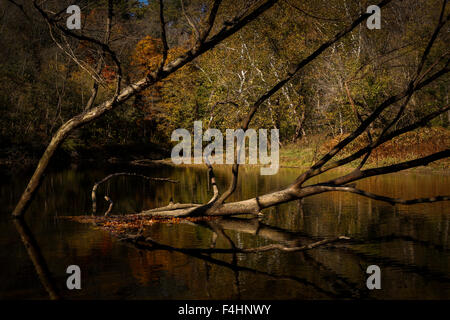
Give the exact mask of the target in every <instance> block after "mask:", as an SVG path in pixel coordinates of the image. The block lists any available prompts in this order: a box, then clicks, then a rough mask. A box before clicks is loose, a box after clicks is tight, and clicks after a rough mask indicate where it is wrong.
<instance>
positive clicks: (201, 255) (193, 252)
mask: <svg viewBox="0 0 450 320" xmlns="http://www.w3.org/2000/svg"><path fill="white" fill-rule="evenodd" d="M141 238H142V237H141ZM122 240H124V241H126V242H128V243H131V244H133V245H134V246H135V247H136V248H138V249H145V250H166V251H175V252H180V253H183V254H186V255H188V256H191V257H194V258H198V259H201V260H204V261H206V262H209V263H212V264H214V265H217V266H221V267H225V268H228V269H231V270H232V271H235V272H239V271H246V272H250V273H253V274H256V275H263V276H268V277H271V278H274V279H278V280H291V281H295V282H297V283H300V284H303V285H306V286H309V287H312V288H314V289H315V290H316V291H317V292H320V293H322V294H324V295H326V296H328V297H332V298H343V297H345V296H343V295H341V294H336V293H334V292H330V291H328V290H325V289H323V288H321V287H319V286H318V285H316V284H315V283H313V282H311V281H309V280H307V279H304V278H300V277H296V276H288V275H277V274H273V273H269V272H265V271H260V270H257V269H252V268H249V267H244V266H240V265H238V264H237V263H235V264H233V263H228V262H225V261H223V260H220V259H215V258H212V257H211V256H210V255H208V254H205V253H207V252H206V251H204V250H214V249H193V248H190V249H183V248H176V247H172V246H169V245H164V244H159V245H157V246H156V245H155V246H152V245H149V244H148V243H146V242H143V241H140V240H139V237H136V238H134V239H133V237H126V238H123V239H122ZM155 243H156V242H155ZM202 251H203V252H202ZM209 253H211V252H209ZM237 286H239V283H237Z"/></svg>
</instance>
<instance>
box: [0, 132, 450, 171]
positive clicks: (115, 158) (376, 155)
mask: <svg viewBox="0 0 450 320" xmlns="http://www.w3.org/2000/svg"><path fill="white" fill-rule="evenodd" d="M345 137H346V135H345V134H344V135H339V136H336V137H331V136H327V135H314V136H308V137H305V138H303V139H302V140H301V141H299V142H298V143H289V142H284V143H283V142H282V143H281V145H280V168H302V169H307V168H309V167H310V166H311V165H312V164H313V163H314V162H315V161H316V160H318V159H319V158H320V155H323V154H325V153H326V152H328V151H329V150H330V149H331V148H332V147H333V146H334V145H336V144H337V143H339V141H341V140H342V139H344V138H345ZM365 144H367V138H365V137H364V136H361V137H360V139H359V140H356V141H355V142H354V143H352V144H351V145H349V146H348V148H346V149H345V150H343V152H342V154H341V157H344V156H346V155H348V154H351V153H353V152H355V151H356V150H357V149H359V148H361V147H363V146H364V145H365ZM449 145H450V129H448V128H443V127H430V128H421V129H418V130H415V131H413V132H409V133H407V134H405V135H403V136H401V137H398V138H396V139H394V140H393V141H388V142H386V143H385V144H383V145H382V146H380V147H378V148H376V149H375V150H374V151H373V153H372V155H371V157H370V158H369V160H368V161H367V163H366V165H365V167H366V168H371V167H378V166H387V165H391V164H394V163H398V162H402V161H408V160H411V159H414V158H418V157H423V156H426V155H428V154H431V153H433V152H439V151H441V150H444V149H445V148H446V147H448V146H449ZM3 153H4V154H3V155H2V157H0V167H3V168H6V169H12V168H14V169H19V170H20V169H25V168H27V167H31V166H34V165H35V164H36V163H37V161H38V158H39V153H37V152H35V154H33V153H32V155H31V156H30V154H26V153H21V152H20V151H16V152H9V157H6V158H5V157H4V155H5V154H8V153H7V152H3ZM11 155H14V158H13V157H11ZM33 155H34V156H33ZM338 159H339V158H338ZM359 161H360V159H359ZM359 161H354V162H352V163H349V164H347V165H345V166H344V167H343V169H348V170H350V169H354V168H356V167H357V166H358V164H359ZM89 162H97V163H111V164H129V165H132V166H140V167H149V166H157V165H170V166H177V167H205V164H204V163H201V164H195V163H193V161H192V163H191V164H180V165H176V164H174V163H173V162H172V161H171V159H170V149H167V148H164V147H161V146H159V145H156V144H153V143H148V144H139V145H138V144H133V145H105V146H93V147H91V148H86V147H84V148H77V147H69V148H68V147H67V146H63V148H61V150H60V151H59V153H58V156H57V158H56V159H55V163H58V164H60V165H61V164H71V163H89ZM215 166H217V167H231V165H228V164H216V165H215ZM243 166H245V167H260V166H261V165H258V164H257V165H250V164H246V165H243ZM449 168H450V159H442V160H439V161H436V162H433V163H430V164H429V165H428V166H426V167H425V166H422V167H418V168H412V169H409V170H408V171H416V172H417V171H423V170H425V171H429V170H432V171H438V172H441V171H442V172H443V173H448V171H446V170H448V169H449Z"/></svg>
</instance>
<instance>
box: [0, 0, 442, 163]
mask: <svg viewBox="0 0 450 320" xmlns="http://www.w3.org/2000/svg"><path fill="white" fill-rule="evenodd" d="M208 3H209V2H207V1H197V0H195V1H187V0H185V1H178V0H173V1H165V19H166V30H167V41H168V46H169V48H170V50H169V53H168V55H169V60H171V59H173V58H174V57H176V56H178V55H179V54H180V53H183V52H184V51H186V50H187V49H188V48H189V47H190V46H192V44H193V42H194V40H195V37H196V32H198V24H199V19H201V18H202V15H205V14H206V8H207V4H208ZM55 4H56V5H57V6H58V7H61V8H63V9H64V10H65V9H66V8H67V7H68V6H69V5H70V4H73V3H71V2H70V1H56V0H55V1H46V5H48V6H52V5H53V6H55ZM77 4H78V5H79V6H80V8H81V10H82V30H81V31H82V33H83V34H87V35H89V36H91V37H96V36H100V35H102V34H103V33H104V30H103V29H104V20H105V16H106V15H107V1H77ZM370 4H372V3H369V2H368V1H349V0H339V1H334V0H331V1H322V0H321V1H299V0H283V1H280V2H279V3H278V4H277V5H276V10H269V11H267V12H265V13H264V14H263V15H262V16H260V17H259V18H257V19H256V20H255V21H253V22H252V23H250V24H249V25H248V26H246V27H245V28H243V29H242V30H241V32H239V33H237V34H235V35H233V36H231V37H229V38H228V39H226V40H225V41H223V42H222V43H220V44H219V45H218V46H217V47H216V48H214V49H213V50H210V51H208V52H206V53H205V54H204V55H202V56H201V57H199V58H198V59H195V60H194V61H193V62H191V63H189V64H187V65H185V66H184V67H183V68H182V69H180V70H179V71H178V72H176V73H174V74H173V75H171V76H169V77H168V78H166V79H164V80H163V81H161V82H160V83H158V84H157V85H155V86H152V87H150V88H149V89H146V90H144V91H143V92H141V93H140V94H137V95H136V96H135V97H133V98H132V99H130V100H128V101H126V102H125V103H124V104H125V105H127V106H129V107H120V108H117V109H115V110H113V111H112V112H110V113H108V114H106V115H105V116H104V117H102V118H100V119H98V120H96V121H95V122H93V123H92V124H91V125H89V126H84V127H82V128H80V129H77V130H76V131H75V132H73V133H71V135H70V136H69V137H68V138H67V139H66V141H65V142H64V144H63V145H62V150H63V152H65V153H66V154H68V155H70V156H71V157H77V156H78V155H79V153H80V152H81V151H82V150H92V148H105V147H107V146H113V149H114V150H115V151H117V150H118V149H120V148H118V146H122V147H127V146H134V148H135V149H138V150H147V149H146V148H145V147H142V146H148V148H149V149H158V150H161V152H160V153H161V156H164V150H170V147H171V142H170V135H171V133H172V131H173V130H174V129H177V128H187V129H192V127H193V122H194V121H196V120H202V121H203V126H204V127H211V128H219V129H221V130H225V129H226V128H236V127H237V126H238V123H240V122H241V121H242V119H243V118H244V117H245V115H246V114H247V113H248V110H249V108H250V105H251V103H252V101H254V100H255V99H257V98H258V97H259V96H261V95H262V94H264V93H265V92H266V91H267V90H268V89H270V88H271V87H272V86H273V84H274V83H276V82H278V81H279V80H280V78H281V77H282V75H284V74H286V73H287V72H289V70H290V68H292V67H293V66H292V65H291V63H290V62H293V61H298V60H301V59H302V58H304V57H306V56H308V55H309V54H310V53H311V52H312V51H313V50H314V49H315V48H317V46H319V45H320V44H321V43H323V42H324V41H326V40H327V39H329V38H330V37H331V36H332V35H334V34H335V33H336V32H337V31H339V30H340V29H342V27H343V26H345V25H348V24H349V23H351V22H352V21H353V20H354V19H355V17H357V16H358V15H360V14H361V13H364V12H365V10H366V8H367V7H368V6H369V5H370ZM251 5H252V1H228V2H225V3H224V4H223V5H222V6H221V8H220V15H219V17H220V19H221V20H222V21H218V23H222V22H223V21H226V19H227V18H229V17H233V16H235V14H236V13H237V12H241V11H245V10H247V9H248V8H250V7H251ZM440 8H441V1H434V0H430V1H417V0H410V1H397V2H394V3H392V4H391V6H390V8H389V10H382V13H381V17H382V24H381V29H379V30H376V29H375V30H369V29H368V28H367V27H366V25H365V24H361V25H359V26H358V27H357V28H356V29H355V30H354V31H353V32H352V33H351V34H349V35H348V36H346V37H345V38H343V40H342V41H340V42H337V43H335V44H333V45H332V46H331V48H330V49H329V50H327V51H326V52H325V53H324V54H322V55H321V56H319V57H318V58H317V59H315V60H314V61H313V62H312V63H311V64H309V65H308V66H306V67H305V68H304V69H303V70H302V72H301V73H300V74H299V75H298V76H297V77H295V78H294V79H293V80H292V81H290V82H289V83H288V84H287V85H286V86H284V87H283V88H282V89H281V90H279V92H277V93H275V94H274V95H273V96H271V97H270V98H269V99H268V100H267V101H266V103H265V104H264V106H263V108H261V109H260V110H259V112H258V113H257V114H256V115H255V117H254V119H253V122H252V125H251V127H252V128H255V129H257V128H278V129H279V130H280V140H281V143H282V153H281V156H282V159H281V160H282V164H283V159H284V162H285V163H286V164H292V165H295V164H298V162H294V163H291V162H290V160H289V159H290V156H291V153H293V154H294V156H292V159H298V156H299V155H300V156H301V155H302V150H309V151H308V152H304V154H305V157H315V155H316V154H317V153H321V152H322V151H323V152H326V151H328V150H329V149H330V148H331V147H333V146H334V145H335V144H336V142H338V141H340V140H341V139H342V137H344V136H345V135H346V134H347V133H349V132H352V131H353V130H355V128H356V127H357V126H358V124H359V119H358V117H359V116H362V117H366V116H367V115H368V114H370V113H371V112H372V111H373V110H374V109H375V108H376V106H378V105H379V104H380V103H381V102H382V101H383V100H384V99H385V98H386V97H387V96H388V94H389V92H392V91H398V90H400V89H401V88H403V87H405V86H406V84H407V83H408V80H409V78H410V77H411V75H412V74H414V71H415V68H416V65H417V63H418V60H419V59H420V55H421V52H422V51H421V50H423V49H422V48H423V47H425V46H426V43H427V41H428V39H429V35H430V34H431V33H432V32H433V29H434V27H435V19H436V16H438V15H439V11H440ZM158 12H159V5H158V3H157V1H148V2H143V1H134V0H117V1H114V16H113V23H112V27H111V39H110V46H111V48H113V49H114V51H115V52H116V53H117V54H118V56H119V58H120V61H121V67H122V72H123V81H124V83H125V84H128V83H131V82H133V81H135V80H137V79H139V78H140V77H142V75H144V74H146V73H149V72H151V71H154V70H155V69H156V68H157V67H158V64H159V61H160V60H161V57H162V52H163V43H162V41H161V38H160V26H159V20H158V16H159V13H158ZM446 28H447V30H445V32H443V33H442V35H441V36H439V37H438V39H436V41H435V44H434V46H433V48H432V50H431V52H430V54H429V57H430V60H431V61H439V59H440V55H442V53H443V52H445V53H446V54H447V51H446V50H447V49H446V48H447V47H448V43H449V39H448V36H449V33H448V27H447V26H446ZM64 41H69V42H70V41H71V42H72V43H64ZM0 42H1V46H0V82H1V87H2V90H1V91H0V110H1V111H0V112H1V117H0V122H1V125H0V130H1V131H0V158H1V159H2V161H4V162H8V161H9V162H22V163H23V162H26V161H28V160H31V161H32V160H33V159H38V158H39V157H40V155H41V154H42V152H43V150H44V149H45V146H46V145H47V144H48V143H49V141H50V139H51V137H52V135H53V134H54V133H55V132H56V130H57V129H58V128H59V127H60V126H61V125H62V124H63V123H64V122H65V121H67V120H68V119H70V118H71V117H72V116H74V115H75V114H78V113H80V112H83V109H82V108H83V107H84V106H85V105H86V102H87V101H88V100H89V98H90V96H91V90H92V84H93V80H92V73H93V72H94V73H95V71H96V67H97V65H95V64H96V61H97V60H98V59H97V57H98V56H99V55H101V53H100V52H99V50H98V48H97V47H95V46H93V45H92V44H91V43H89V42H83V41H78V40H76V39H70V38H62V37H60V36H59V35H58V34H53V33H50V32H49V28H48V25H47V23H46V22H45V20H44V19H42V17H41V16H40V15H39V14H37V13H36V9H35V8H34V7H33V5H32V3H31V1H30V2H28V1H25V2H23V4H21V3H18V2H16V1H2V2H1V3H0ZM61 45H62V46H66V47H70V48H72V49H73V52H70V51H69V52H67V51H66V52H64V51H63V50H61V48H60V47H59V46H61ZM70 54H72V55H73V57H76V59H73V57H71V56H70ZM441 58H443V56H442V57H441ZM100 69H101V70H99V72H97V74H95V77H96V78H97V79H98V80H100V81H99V83H100V85H99V90H98V94H97V97H96V98H97V99H98V100H99V101H102V100H104V99H105V98H106V97H108V96H110V95H111V93H112V92H113V91H114V79H115V78H116V76H117V75H116V74H115V69H114V67H113V62H112V61H110V57H105V61H104V64H103V65H102V66H101V68H100ZM448 85H449V79H448V77H442V78H441V79H439V80H437V81H435V82H434V83H433V84H431V85H430V86H427V87H426V88H424V89H423V90H421V91H420V92H417V93H416V94H415V95H414V96H412V98H411V100H410V102H409V106H408V109H407V110H406V111H405V113H404V114H403V115H402V118H401V119H400V121H399V122H398V124H397V125H399V126H400V127H402V126H405V125H407V124H409V123H413V122H415V121H417V120H418V119H421V118H422V117H423V116H424V115H426V114H428V113H430V112H433V111H436V110H438V109H439V108H442V107H444V106H448ZM391 113H392V114H389V112H386V113H385V114H383V116H382V117H380V119H378V120H377V121H376V122H374V123H373V124H372V127H371V130H372V131H374V132H376V131H377V130H380V129H381V128H383V127H384V126H385V125H386V123H388V122H389V121H390V119H391V118H392V117H394V116H395V111H394V110H393V111H392V112H391ZM449 123H450V111H447V112H446V113H443V114H441V115H440V116H439V117H437V118H435V119H434V120H432V121H431V123H430V124H428V128H425V129H419V130H418V131H415V132H411V133H409V134H407V135H404V136H401V137H399V138H398V140H397V141H392V142H390V143H389V144H385V145H383V146H380V149H378V150H377V149H375V151H374V154H373V155H372V157H371V158H372V159H376V160H378V157H381V158H383V157H384V158H386V157H389V156H394V155H395V156H401V157H403V159H407V158H408V156H407V154H408V153H413V154H414V155H415V156H423V155H426V154H429V153H431V152H436V151H439V150H441V149H442V148H445V147H446V146H448V145H450V134H449V129H448V126H449ZM360 139H362V140H363V139H366V137H365V136H362V137H360ZM363 141H364V140H363ZM411 141H413V142H415V144H414V147H412V143H410V142H411ZM417 142H419V143H417ZM354 143H355V144H356V145H357V144H358V143H361V142H358V141H355V142H354ZM297 146H300V148H299V147H297ZM283 148H284V150H285V151H284V153H283ZM381 148H382V149H381ZM411 148H412V149H411ZM350 149H351V146H350ZM124 150H126V149H124ZM88 153H89V152H88ZM124 153H125V152H124ZM143 153H144V154H143V155H142V156H148V154H146V153H147V151H146V152H143ZM155 156H157V155H155ZM105 160H106V159H105ZM311 160H312V159H308V160H307V161H311Z"/></svg>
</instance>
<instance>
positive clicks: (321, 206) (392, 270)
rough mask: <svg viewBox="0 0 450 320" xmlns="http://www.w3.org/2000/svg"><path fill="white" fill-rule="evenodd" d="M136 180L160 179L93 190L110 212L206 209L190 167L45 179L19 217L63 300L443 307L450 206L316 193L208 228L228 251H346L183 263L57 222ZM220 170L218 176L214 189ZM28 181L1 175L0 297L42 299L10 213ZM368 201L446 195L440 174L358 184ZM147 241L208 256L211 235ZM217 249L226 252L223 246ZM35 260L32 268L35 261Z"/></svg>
mask: <svg viewBox="0 0 450 320" xmlns="http://www.w3.org/2000/svg"><path fill="white" fill-rule="evenodd" d="M120 171H128V172H139V173H143V174H145V175H148V176H153V177H170V178H173V179H177V180H179V181H180V182H179V183H178V184H168V183H165V184H161V183H155V182H148V181H143V180H142V179H139V178H135V177H117V178H114V179H112V180H110V181H109V182H107V183H105V184H104V185H102V186H100V187H99V189H98V194H97V197H98V199H100V200H99V204H98V212H99V213H100V214H101V213H102V212H104V211H105V210H106V207H107V203H105V202H104V201H103V199H102V198H103V195H104V194H108V195H109V196H110V197H111V198H112V199H113V201H114V203H115V206H114V209H113V214H122V213H133V212H138V211H140V210H142V209H148V208H154V207H157V206H163V205H167V204H168V202H169V199H170V198H171V197H173V199H174V201H175V202H198V203H200V202H205V201H207V200H208V199H209V198H210V197H211V193H212V191H211V190H210V188H209V185H208V180H207V175H206V171H205V170H203V169H200V168H173V167H169V166H162V167H157V168H135V167H134V168H123V167H121V168H118V167H108V166H105V167H102V168H94V169H93V168H89V167H88V168H87V167H86V166H83V167H72V168H70V169H59V170H52V171H51V172H50V173H48V174H47V176H46V178H45V180H44V182H43V184H42V186H41V189H40V192H39V194H38V195H37V197H36V198H35V200H34V201H33V204H32V206H31V207H30V209H29V211H28V212H27V219H26V222H27V226H28V228H29V230H30V234H31V236H32V237H34V239H35V240H36V243H37V246H36V247H37V249H38V250H39V251H40V253H41V254H42V259H41V260H42V261H43V263H44V265H46V266H47V267H48V270H49V279H50V280H51V281H52V283H54V285H55V286H56V288H57V290H58V291H59V292H60V294H61V295H62V296H63V298H66V299H347V298H349V299H355V298H365V299H450V238H449V227H450V226H449V225H450V206H449V203H448V202H447V203H445V202H443V203H435V204H426V205H425V204H420V205H414V206H397V207H394V206H391V205H389V204H385V203H381V202H377V201H373V200H369V199H365V198H362V197H359V196H357V195H349V194H343V193H326V194H321V195H317V196H314V197H311V198H307V199H305V200H304V203H303V205H300V204H299V203H298V202H292V203H289V204H284V205H281V206H278V207H276V208H271V209H267V210H266V211H265V212H264V213H265V215H264V216H263V217H262V218H260V219H250V218H251V217H248V216H247V217H236V218H233V219H224V220H221V221H218V222H217V223H218V224H219V225H220V226H221V227H222V228H223V230H224V231H225V234H226V235H227V236H228V237H229V238H230V239H231V240H233V242H234V243H235V245H236V246H239V247H242V248H246V247H255V246H261V245H266V244H271V243H281V244H285V245H292V244H293V243H295V244H302V243H309V242H311V241H317V240H320V239H323V238H328V237H336V236H339V235H346V236H349V237H351V238H352V239H354V240H355V241H354V243H350V244H345V245H344V244H334V245H330V246H327V247H321V248H316V249H313V250H310V251H307V252H291V253H283V252H278V251H271V252H264V253H253V254H238V255H235V256H233V255H232V254H211V255H204V256H199V255H195V254H193V255H188V254H185V253H180V252H174V251H168V250H155V251H142V250H139V249H137V248H135V247H133V246H130V245H127V244H124V243H122V242H120V241H118V240H117V239H116V238H114V237H112V236H111V235H110V234H109V233H108V232H106V231H103V230H99V229H95V228H94V227H93V226H91V225H88V224H80V223H76V222H73V221H69V220H66V219H60V218H59V217H61V216H74V215H83V214H86V213H87V214H90V210H91V205H92V204H91V199H90V192H91V189H92V186H93V184H94V183H95V182H96V181H99V180H101V179H102V178H103V177H105V176H106V175H107V174H109V173H113V172H120ZM228 172H229V169H227V168H219V169H217V170H216V176H217V180H218V184H219V187H220V188H221V189H222V190H224V188H225V186H226V184H227V182H228V181H229V178H230V176H229V173H228ZM240 173H241V175H240V188H239V190H238V191H237V193H236V194H235V195H234V199H245V198H250V197H254V196H255V195H258V194H262V193H264V192H267V191H272V190H276V189H280V188H282V187H283V186H286V185H288V184H289V183H290V182H291V181H292V180H293V179H294V178H295V177H296V176H297V175H298V174H299V169H280V171H279V173H278V174H277V175H276V176H265V177H264V176H261V175H259V169H257V168H243V169H242V170H241V171H240ZM27 177H28V175H27V174H21V173H14V174H13V173H5V172H3V173H2V174H1V177H0V201H1V209H0V210H1V215H0V245H1V248H2V249H1V250H0V261H1V263H0V271H1V272H0V283H1V284H2V285H1V287H0V299H48V298H49V295H48V292H47V291H46V289H45V286H44V285H43V283H41V281H40V277H39V276H38V274H37V272H36V269H35V264H33V261H32V260H31V259H30V255H29V254H28V252H27V250H26V248H25V246H24V243H23V242H22V241H21V237H20V235H19V233H18V228H16V226H15V224H14V222H13V221H12V219H10V212H11V211H12V209H13V206H14V204H15V203H16V201H17V199H18V197H19V196H20V194H21V192H22V191H23V189H24V186H25V182H26V179H27ZM358 187H361V188H365V189H366V190H368V191H371V192H375V193H379V194H384V195H390V196H394V197H400V196H401V197H403V198H414V197H422V196H424V197H425V196H431V195H437V194H448V193H449V191H450V175H448V174H447V175H443V174H432V173H416V172H410V173H398V174H394V175H390V176H384V177H376V178H372V179H368V180H364V181H361V182H359V183H358ZM148 232H149V234H151V236H152V237H153V238H154V239H156V240H158V241H160V242H162V243H165V244H169V245H172V246H177V247H186V248H209V246H210V244H211V241H212V240H211V239H212V233H211V230H210V229H208V228H207V227H205V226H199V225H193V224H192V225H190V224H155V225H153V226H152V227H151V228H150V229H149V230H148ZM217 247H219V248H227V247H229V242H227V240H226V238H225V237H223V236H219V237H218V239H217ZM42 261H41V262H42ZM372 264H376V265H378V266H379V267H380V268H381V285H382V289H381V290H368V289H367V287H366V279H367V277H368V275H367V274H366V272H365V271H366V268H367V267H368V266H369V265H372ZM69 265H78V266H80V268H81V279H82V280H81V282H82V289H81V290H68V289H67V288H66V279H67V277H68V275H67V274H66V268H67V266H69Z"/></svg>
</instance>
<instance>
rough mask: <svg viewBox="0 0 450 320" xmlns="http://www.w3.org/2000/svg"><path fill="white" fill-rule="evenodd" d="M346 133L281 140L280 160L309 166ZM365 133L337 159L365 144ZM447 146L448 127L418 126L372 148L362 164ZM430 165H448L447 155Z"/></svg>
mask: <svg viewBox="0 0 450 320" xmlns="http://www.w3.org/2000/svg"><path fill="white" fill-rule="evenodd" d="M346 136H347V135H340V136H336V137H334V138H333V137H326V136H324V135H316V136H311V137H306V138H304V139H303V140H302V141H300V142H299V143H296V144H284V145H283V146H282V147H281V148H280V164H281V166H282V167H309V166H310V165H311V164H312V163H313V162H315V161H316V160H318V159H320V157H321V156H322V155H324V154H326V153H327V152H328V151H329V150H331V148H333V146H335V145H336V144H337V143H339V141H341V140H342V139H344V138H345V137H346ZM367 141H368V140H367V137H366V136H364V137H360V138H359V139H358V140H356V141H354V142H353V143H351V144H350V145H348V146H347V147H346V148H345V149H344V150H342V151H341V152H340V153H339V154H338V155H339V157H337V159H341V158H344V157H346V156H348V155H350V154H352V153H354V152H355V151H357V150H359V149H360V148H362V147H364V146H365V145H366V144H367ZM449 146H450V130H449V129H446V128H440V127H434V128H421V129H418V130H416V131H413V132H409V133H407V134H404V135H402V136H401V137H397V138H395V139H393V140H392V141H388V142H386V143H384V144H383V145H381V146H379V147H378V148H376V149H375V150H373V152H372V154H371V156H370V157H369V159H368V161H367V163H366V165H365V167H367V168H370V167H377V166H386V165H391V164H394V163H399V162H403V161H408V160H412V159H416V158H420V157H424V156H427V155H429V154H432V153H434V152H439V151H442V150H444V149H446V148H448V147H449ZM360 161H361V159H359V160H358V161H354V162H351V163H349V164H347V165H346V167H349V168H354V167H356V166H358V164H359V162H360ZM429 167H430V168H434V169H449V168H450V159H448V158H447V159H442V160H439V161H436V162H434V163H431V164H430V165H429Z"/></svg>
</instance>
